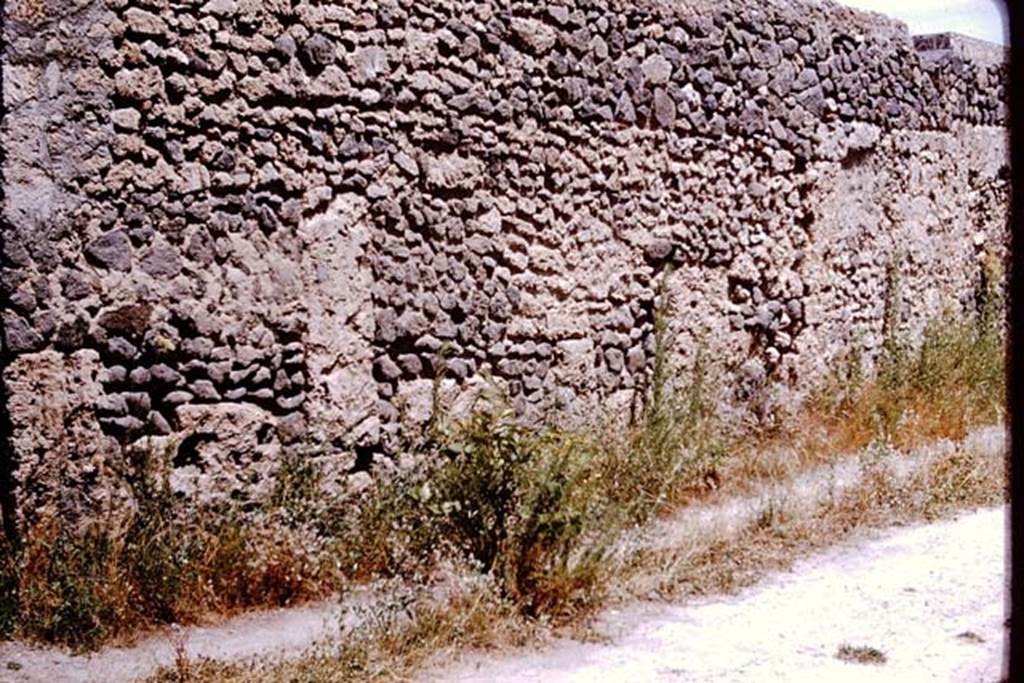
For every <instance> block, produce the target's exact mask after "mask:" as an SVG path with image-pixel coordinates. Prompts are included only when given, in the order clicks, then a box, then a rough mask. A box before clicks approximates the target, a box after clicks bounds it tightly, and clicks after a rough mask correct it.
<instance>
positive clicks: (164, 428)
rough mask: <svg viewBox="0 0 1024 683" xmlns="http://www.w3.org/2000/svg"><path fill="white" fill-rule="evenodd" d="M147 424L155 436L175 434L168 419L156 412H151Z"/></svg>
mask: <svg viewBox="0 0 1024 683" xmlns="http://www.w3.org/2000/svg"><path fill="white" fill-rule="evenodd" d="M146 422H147V424H148V425H149V429H150V431H152V432H153V433H154V434H157V435H160V436H167V435H169V434H172V433H173V432H174V430H173V429H172V428H171V425H170V423H169V422H167V418H165V417H164V416H163V415H161V414H160V413H158V412H157V411H155V410H153V411H150V413H149V416H148V417H147V418H146Z"/></svg>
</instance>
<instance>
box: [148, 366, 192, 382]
mask: <svg viewBox="0 0 1024 683" xmlns="http://www.w3.org/2000/svg"><path fill="white" fill-rule="evenodd" d="M149 374H150V376H151V377H152V378H153V380H154V381H156V382H160V383H161V384H171V385H178V384H183V383H184V381H185V378H184V377H182V376H181V373H180V372H178V371H177V370H175V369H174V368H172V367H170V366H169V365H166V364H164V363H157V364H156V365H154V366H153V367H151V368H150V369H149Z"/></svg>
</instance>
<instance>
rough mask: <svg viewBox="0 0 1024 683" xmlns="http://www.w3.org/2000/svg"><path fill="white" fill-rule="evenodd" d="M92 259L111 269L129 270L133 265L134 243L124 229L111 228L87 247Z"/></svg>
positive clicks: (86, 252)
mask: <svg viewBox="0 0 1024 683" xmlns="http://www.w3.org/2000/svg"><path fill="white" fill-rule="evenodd" d="M85 255H86V256H87V257H88V258H89V260H90V261H92V262H93V263H95V264H96V265H99V266H101V267H103V268H108V269H110V270H121V271H127V270H130V269H131V267H132V243H131V240H129V239H128V233H127V232H126V231H124V230H121V229H118V230H111V231H110V232H108V233H105V234H103V235H100V236H99V237H97V238H96V239H94V240H93V241H92V242H90V243H89V244H88V246H86V248H85Z"/></svg>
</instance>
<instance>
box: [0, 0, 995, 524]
mask: <svg viewBox="0 0 1024 683" xmlns="http://www.w3.org/2000/svg"><path fill="white" fill-rule="evenodd" d="M4 39H5V40H4V44H5V47H4V52H3V62H2V66H3V91H4V103H5V115H4V120H3V140H4V148H5V150H4V151H5V153H4V159H3V166H2V169H3V189H4V199H5V201H4V210H3V221H4V226H3V227H4V231H3V232H4V234H3V244H2V249H3V271H2V272H3V293H4V299H3V322H4V344H5V348H4V369H3V376H4V381H5V384H6V389H7V394H6V395H7V399H6V419H8V420H9V421H10V425H11V436H10V444H9V449H8V455H7V457H6V459H5V461H4V463H5V464H2V465H0V468H6V474H7V476H9V477H10V478H11V479H12V480H13V482H14V484H15V488H14V491H15V500H16V503H8V505H7V507H8V508H11V507H12V506H14V507H18V508H20V509H22V510H29V509H34V510H39V509H43V506H45V505H47V504H50V503H60V504H62V505H65V506H66V507H67V508H68V509H74V510H81V509H91V510H104V509H108V508H109V507H111V506H114V505H117V504H119V502H120V501H121V500H123V499H124V498H125V496H126V495H127V494H126V493H125V491H124V487H123V485H122V482H123V473H124V471H125V468H126V467H127V466H128V465H127V463H128V462H129V461H130V460H131V453H132V452H133V449H137V448H140V447H145V448H151V447H153V445H154V444H156V445H158V446H159V447H161V448H166V450H167V452H168V454H169V455H168V457H170V458H171V464H172V469H173V472H172V481H173V483H174V485H175V486H176V487H178V488H179V489H180V490H182V491H184V492H189V491H198V492H200V493H204V494H205V493H211V492H219V493H223V494H231V495H233V496H235V497H239V496H241V497H245V496H248V495H251V494H252V492H254V491H257V490H259V489H260V488H261V487H264V486H266V484H267V482H269V481H270V480H271V479H272V475H273V471H274V469H275V466H276V463H277V462H278V458H279V455H280V454H281V452H282V450H283V449H287V448H293V447H297V446H298V445H303V444H313V445H317V446H318V447H320V448H321V450H324V451H327V452H331V453H334V455H332V456H330V457H329V458H325V462H328V461H329V462H330V463H331V466H332V467H334V468H335V469H337V470H338V471H340V472H348V471H355V470H359V469H363V468H365V467H366V466H368V464H369V463H370V462H371V461H372V459H373V458H375V457H381V455H380V454H386V453H387V452H388V449H389V448H392V447H393V445H394V443H395V440H396V437H397V435H398V433H399V431H400V430H401V429H402V425H403V424H407V425H408V424H413V425H415V424H417V423H422V422H423V421H424V420H425V419H426V417H427V415H428V412H429V407H430V398H431V389H432V385H433V379H432V378H433V377H434V375H435V372H436V368H435V364H436V363H437V358H438V354H439V351H440V350H441V349H442V347H444V348H445V349H447V350H448V351H449V356H448V361H447V378H446V380H445V386H444V388H445V390H446V391H449V392H451V393H453V394H455V395H457V398H456V400H457V401H458V400H461V401H465V400H467V399H468V397H469V396H471V395H472V392H473V390H474V388H476V387H479V386H481V385H482V384H483V383H484V381H485V380H484V378H491V379H490V380H488V381H494V382H496V383H498V384H500V385H502V386H503V387H504V388H505V390H506V391H507V392H508V394H509V395H510V397H511V399H512V401H513V403H514V405H515V406H516V408H517V409H518V410H519V411H521V412H522V413H523V414H524V415H527V416H532V417H535V418H539V417H543V416H549V417H557V419H577V420H579V419H593V418H594V417H596V416H599V415H601V414H602V413H604V412H618V411H624V410H626V409H628V407H629V406H630V405H632V404H634V403H635V401H636V399H637V397H638V396H639V395H640V393H639V392H641V391H642V389H643V386H644V383H645V381H646V377H647V375H648V373H649V368H650V365H651V360H652V351H653V339H652V325H653V315H654V308H655V305H654V304H655V302H654V299H655V291H656V288H657V285H658V281H659V278H660V277H662V275H661V274H662V273H664V272H666V267H667V266H672V268H671V270H670V273H671V274H670V275H669V276H668V278H669V281H668V282H667V283H666V285H667V287H668V289H669V291H670V292H672V294H673V298H674V300H675V301H676V305H677V306H676V309H677V310H676V313H675V317H674V318H673V325H674V326H675V327H676V328H677V330H676V331H677V332H678V336H679V338H680V341H681V344H680V346H679V357H680V360H681V361H683V363H684V364H685V362H687V360H688V359H689V358H691V357H692V354H693V351H694V349H695V348H697V346H698V345H704V346H706V347H707V348H709V349H710V350H712V351H713V352H714V353H715V355H716V358H717V359H718V360H720V361H722V364H723V366H724V367H725V369H726V371H727V373H728V375H729V377H730V378H731V379H732V380H735V381H734V383H735V385H736V386H737V387H738V388H737V395H736V399H737V400H738V402H739V403H740V404H742V403H743V402H744V401H746V400H748V398H749V396H752V395H753V394H755V393H757V394H759V395H766V392H767V394H772V395H775V396H781V397H785V396H787V395H791V396H793V397H794V400H797V399H798V398H799V395H800V392H801V391H803V390H806V388H807V387H808V386H810V384H811V383H813V382H814V381H816V380H817V379H819V378H820V376H821V373H822V372H823V371H824V369H825V368H826V366H827V365H828V363H829V362H830V360H832V359H834V358H835V357H837V356H838V355H839V354H841V353H843V352H844V351H845V350H846V349H848V348H850V346H851V344H857V345H860V346H862V347H864V348H865V350H866V352H867V357H868V359H869V360H870V357H871V353H872V350H873V349H877V347H878V346H879V344H880V339H881V329H882V320H883V317H884V316H883V308H884V304H883V302H884V299H885V281H886V271H887V269H889V268H891V267H893V264H896V265H897V267H899V269H900V271H901V288H902V289H901V291H902V292H903V298H902V306H903V310H902V311H901V320H902V322H903V324H904V325H905V326H906V328H907V329H908V330H911V331H913V330H919V329H920V327H921V325H922V324H923V322H924V321H925V320H927V319H928V317H930V316H933V315H935V314H937V313H938V312H939V311H940V310H941V309H942V308H943V307H945V306H949V305H952V306H954V307H960V308H969V307H970V305H971V298H972V296H973V291H974V287H975V284H976V280H977V277H978V257H979V255H980V254H981V253H982V252H984V251H986V250H992V249H995V250H996V251H998V250H1000V249H1001V248H1002V244H1003V243H1004V234H1005V216H1004V214H1005V206H1006V202H1007V192H1008V174H1007V169H1006V149H1005V129H1004V128H1003V126H1004V121H1005V106H1004V103H1003V101H1004V100H1003V91H1002V83H1003V81H1004V77H1005V66H1004V65H1003V63H1002V61H1001V57H999V55H1000V54H1001V53H1000V52H999V51H998V50H997V49H996V48H994V47H993V48H991V49H990V50H989V51H988V52H986V48H985V47H984V46H978V45H973V47H972V48H971V51H965V50H963V49H957V48H956V46H955V45H954V44H953V43H950V42H949V41H948V40H947V41H946V42H945V43H943V42H942V40H940V39H938V38H937V39H935V40H933V41H932V42H931V43H928V42H927V41H925V42H923V43H922V42H920V39H918V45H919V46H920V47H921V50H922V51H921V52H918V51H917V50H916V49H915V45H914V40H912V39H911V38H910V36H909V35H908V34H907V32H906V29H905V27H904V26H903V25H902V24H899V23H898V22H894V21H891V20H888V19H886V18H884V17H881V16H880V15H870V14H864V13H859V12H855V11H853V10H850V9H847V8H844V7H841V6H838V5H835V4H833V3H830V2H827V1H826V2H819V3H814V4H803V3H801V2H797V1H796V0H793V1H792V2H782V1H781V0H775V1H772V2H763V3H757V5H756V9H755V8H753V6H752V5H751V4H750V3H746V2H740V1H739V0H730V1H727V2H726V1H723V2H719V1H715V2H711V1H710V0H708V1H707V2H667V1H666V2H652V1H648V2H620V1H617V0H594V1H591V0H563V1H560V2H549V3H534V2H497V0H443V1H437V2H434V1H431V2H399V1H398V0H390V1H387V0H384V1H377V2H362V1H360V2H355V1H351V2H346V1H344V0H334V1H326V0H324V1H321V2H316V1H307V0H209V1H206V2H198V1H197V2H189V1H177V2H175V1H171V0H107V1H106V2H102V1H100V0H77V1H76V2H67V1H65V0H8V2H7V4H6V17H5V25H4ZM986 55H987V56H988V57H991V58H988V57H986ZM993 55H995V56H994V57H993ZM773 392H774V393H773ZM5 514H6V515H7V516H8V518H10V516H11V515H14V514H16V512H15V511H14V510H13V509H7V510H5Z"/></svg>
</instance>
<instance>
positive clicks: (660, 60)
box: [640, 54, 672, 85]
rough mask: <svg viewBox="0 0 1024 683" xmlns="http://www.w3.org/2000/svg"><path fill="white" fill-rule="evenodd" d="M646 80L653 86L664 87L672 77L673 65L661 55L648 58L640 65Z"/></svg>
mask: <svg viewBox="0 0 1024 683" xmlns="http://www.w3.org/2000/svg"><path fill="white" fill-rule="evenodd" d="M640 69H641V70H642V71H643V74H644V78H646V79H647V82H648V83H650V84H651V85H663V84H665V83H668V82H669V79H670V78H671V77H672V64H671V62H669V61H668V60H667V59H665V58H664V57H662V56H661V55H660V54H653V55H650V56H649V57H647V59H645V60H644V61H643V63H642V64H641V65H640Z"/></svg>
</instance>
